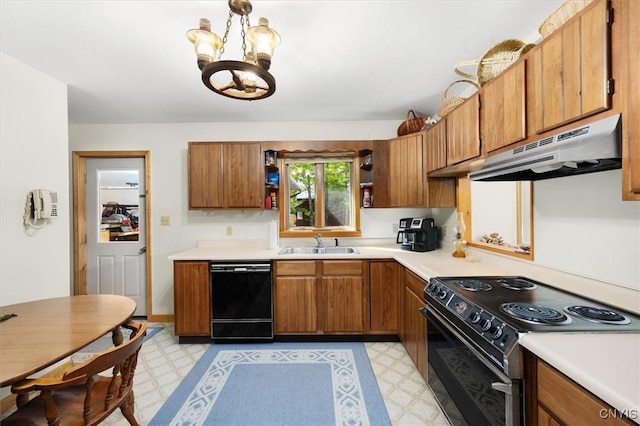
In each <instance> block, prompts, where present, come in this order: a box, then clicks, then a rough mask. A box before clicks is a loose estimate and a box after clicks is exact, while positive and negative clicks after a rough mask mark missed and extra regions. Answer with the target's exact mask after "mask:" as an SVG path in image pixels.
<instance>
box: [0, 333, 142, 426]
mask: <svg viewBox="0 0 640 426" xmlns="http://www.w3.org/2000/svg"><path fill="white" fill-rule="evenodd" d="M123 327H125V328H128V329H130V330H131V336H130V338H129V340H126V341H125V342H123V343H122V344H121V345H120V346H116V347H112V348H109V349H106V350H104V351H102V352H99V353H97V354H96V355H94V356H93V357H91V358H90V359H88V360H86V361H84V362H83V363H81V364H79V365H77V366H73V367H70V368H69V369H67V370H66V371H65V372H64V373H63V374H62V376H60V377H46V378H45V377H43V378H37V379H26V380H23V381H21V382H18V383H16V384H14V385H13V386H12V387H11V391H12V392H13V393H16V394H18V400H19V401H22V400H25V401H26V400H28V398H24V396H26V395H27V394H28V392H30V391H40V394H39V395H37V396H35V397H34V398H33V399H31V401H28V402H26V403H20V402H19V403H18V410H17V411H16V412H14V413H13V414H12V415H11V416H9V417H7V418H6V419H3V420H2V426H10V425H16V426H17V425H20V426H30V425H49V426H66V425H96V424H98V423H100V422H102V421H103V420H104V419H106V418H107V417H108V416H109V415H110V414H111V413H112V412H114V411H115V410H116V408H118V407H119V408H120V410H121V411H122V414H123V415H124V417H125V418H126V419H127V421H128V422H129V423H130V424H131V425H133V426H139V423H138V422H137V421H136V419H135V417H134V415H133V410H134V396H133V376H134V373H135V369H136V364H137V361H138V352H139V351H140V348H141V347H142V340H143V338H144V335H145V334H146V330H147V325H146V324H145V323H138V322H134V321H129V322H128V323H126V324H125V325H123ZM109 369H112V371H111V372H112V374H111V375H109V376H105V375H99V373H102V372H104V371H106V370H109ZM21 397H22V398H21Z"/></svg>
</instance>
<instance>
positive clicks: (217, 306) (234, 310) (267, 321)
mask: <svg viewBox="0 0 640 426" xmlns="http://www.w3.org/2000/svg"><path fill="white" fill-rule="evenodd" d="M210 271H211V299H212V300H211V307H212V310H211V312H212V318H211V337H212V338H213V339H214V340H244V339H247V340H256V339H260V340H268V339H273V283H272V280H271V261H268V260H264V261H262V260H258V261H229V262H211V264H210Z"/></svg>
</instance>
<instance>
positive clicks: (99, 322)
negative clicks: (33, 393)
mask: <svg viewBox="0 0 640 426" xmlns="http://www.w3.org/2000/svg"><path fill="white" fill-rule="evenodd" d="M135 310H136V303H135V302H134V301H133V300H132V299H130V298H128V297H125V296H118V295H105V294H101V295H97V294H95V295H82V296H68V297H57V298H53V299H43V300H36V301H32V302H25V303H18V304H15V305H6V306H0V316H9V317H8V319H6V320H4V321H2V322H0V387H2V386H9V385H11V384H13V383H15V382H17V381H19V380H22V379H25V378H26V377H29V376H30V375H32V374H34V373H37V372H39V371H41V370H43V369H45V368H47V367H50V366H52V365H54V364H55V363H57V362H58V361H61V360H63V359H65V358H66V357H68V356H70V355H71V354H73V353H75V352H77V351H78V350H79V349H81V348H83V347H84V346H86V345H88V344H89V343H92V342H94V341H96V340H98V339H99V338H100V337H102V336H104V335H106V334H108V333H110V332H113V337H114V344H116V343H117V342H116V340H118V339H119V340H120V342H121V339H122V334H121V333H120V332H119V330H120V326H121V325H122V324H124V323H125V322H127V320H129V319H130V318H131V317H132V316H133V313H134V312H135ZM11 314H15V316H11Z"/></svg>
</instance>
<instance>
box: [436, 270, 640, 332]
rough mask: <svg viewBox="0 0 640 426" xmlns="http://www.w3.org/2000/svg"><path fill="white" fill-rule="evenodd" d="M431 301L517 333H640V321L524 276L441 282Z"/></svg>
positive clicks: (439, 279) (471, 320)
mask: <svg viewBox="0 0 640 426" xmlns="http://www.w3.org/2000/svg"><path fill="white" fill-rule="evenodd" d="M424 292H425V298H426V297H429V296H430V297H431V298H432V299H433V300H434V301H436V302H437V303H440V304H441V305H443V306H446V307H447V309H449V310H450V311H451V312H453V313H455V314H456V315H457V316H459V317H461V318H463V319H465V322H467V323H469V324H474V325H475V324H478V326H479V329H480V330H482V328H483V326H484V327H485V328H486V327H487V324H486V321H482V320H486V319H488V317H489V316H491V317H493V319H495V320H497V321H498V322H503V323H505V324H507V325H509V326H511V327H513V328H514V329H515V330H516V331H517V332H521V333H522V332H525V333H526V332H550V331H562V332H640V317H639V316H638V315H636V314H633V313H629V312H625V311H623V310H622V309H619V308H614V307H611V306H608V305H606V304H603V303H600V302H596V301H593V300H590V299H587V298H585V297H581V296H577V295H575V294H572V293H568V292H565V291H562V290H559V289H557V288H554V287H551V286H549V285H547V284H543V283H541V282H538V281H535V280H533V279H531V278H526V277H521V276H509V277H500V276H481V277H436V278H433V279H432V280H431V281H430V282H429V285H428V286H427V287H426V288H425V291H424Z"/></svg>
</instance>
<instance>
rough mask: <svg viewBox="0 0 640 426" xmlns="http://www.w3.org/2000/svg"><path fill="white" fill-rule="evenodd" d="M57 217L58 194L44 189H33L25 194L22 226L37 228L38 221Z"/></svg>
mask: <svg viewBox="0 0 640 426" xmlns="http://www.w3.org/2000/svg"><path fill="white" fill-rule="evenodd" d="M57 217H58V194H57V193H55V192H51V191H48V190H46V189H34V190H33V191H31V192H29V193H28V194H27V202H26V205H25V208H24V217H23V219H24V226H25V227H27V228H33V229H39V228H41V227H42V225H40V226H38V221H39V220H41V219H50V218H57Z"/></svg>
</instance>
